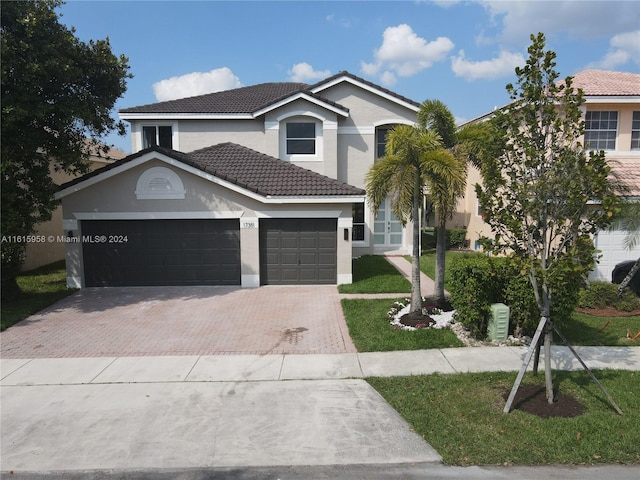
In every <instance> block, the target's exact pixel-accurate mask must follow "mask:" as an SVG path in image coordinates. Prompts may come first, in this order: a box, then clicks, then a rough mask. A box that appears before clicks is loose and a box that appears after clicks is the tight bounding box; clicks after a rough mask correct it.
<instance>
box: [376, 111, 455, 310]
mask: <svg viewBox="0 0 640 480" xmlns="http://www.w3.org/2000/svg"><path fill="white" fill-rule="evenodd" d="M435 102H437V101H427V102H425V104H423V107H424V108H425V109H428V108H431V107H432V106H434V105H437V106H438V108H439V110H438V111H435V112H433V113H432V114H430V115H431V116H429V115H427V114H425V115H426V116H425V117H423V118H426V120H425V121H424V122H423V121H421V122H420V123H419V124H418V125H416V126H408V125H400V126H397V127H395V128H394V129H393V130H392V131H391V132H389V134H388V136H387V144H386V149H385V156H384V157H382V158H380V159H378V161H377V162H376V163H374V164H373V165H372V166H371V169H370V170H369V172H368V173H367V176H366V190H367V197H368V199H369V202H370V203H371V205H372V207H373V210H374V211H375V212H377V211H378V209H379V208H380V205H382V203H383V202H384V200H385V199H386V198H387V197H390V200H391V208H392V210H393V213H394V214H395V215H396V216H397V217H398V218H399V219H400V221H401V222H402V223H403V225H406V223H407V221H412V222H413V251H412V273H411V284H412V288H411V312H412V313H415V314H420V313H421V311H422V297H421V292H420V215H419V209H420V204H421V201H422V196H423V194H424V190H425V187H426V189H427V190H428V191H429V193H430V194H431V196H432V201H433V204H434V208H435V211H436V215H437V217H438V223H439V225H440V226H441V228H440V229H439V230H442V231H444V223H445V222H446V220H447V218H450V216H451V214H452V213H453V211H454V209H455V204H456V201H457V198H458V197H459V196H460V195H461V194H462V192H463V191H464V188H465V185H466V173H467V169H466V161H465V160H463V159H461V157H460V156H458V155H455V154H454V149H448V148H446V146H445V143H444V141H443V139H445V138H446V141H449V139H448V137H443V136H442V135H441V134H440V132H438V131H437V130H438V129H439V128H440V125H441V122H440V121H441V117H442V112H443V111H446V112H448V114H449V115H451V113H450V112H449V110H448V109H447V108H446V107H445V106H444V104H442V103H441V102H437V104H436V103H435ZM425 105H426V107H425ZM441 107H444V110H442V108H441ZM421 111H422V108H421ZM451 119H453V116H452V115H451ZM429 127H433V128H429ZM442 130H443V133H445V134H446V133H447V130H446V129H444V128H443V129H442ZM453 131H454V136H455V125H454V127H453ZM444 248H445V247H444V244H443V245H442V249H443V250H442V252H443V257H444ZM442 265H443V266H444V260H442ZM443 270H444V267H443ZM436 279H437V280H438V279H439V280H440V282H441V287H440V290H436V297H437V299H438V300H439V301H443V300H444V275H442V274H441V276H440V277H438V276H437V275H436Z"/></svg>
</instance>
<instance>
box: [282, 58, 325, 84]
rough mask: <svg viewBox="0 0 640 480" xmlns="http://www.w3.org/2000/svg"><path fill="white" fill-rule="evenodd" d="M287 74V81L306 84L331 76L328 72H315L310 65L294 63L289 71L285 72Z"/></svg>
mask: <svg viewBox="0 0 640 480" xmlns="http://www.w3.org/2000/svg"><path fill="white" fill-rule="evenodd" d="M287 73H288V74H289V79H290V80H291V81H292V82H302V83H306V82H309V81H314V80H322V79H323V78H327V77H329V76H331V71H330V70H319V71H315V70H314V69H313V67H312V66H311V65H309V64H308V63H305V62H302V63H296V64H295V65H294V66H293V67H291V70H289V71H287Z"/></svg>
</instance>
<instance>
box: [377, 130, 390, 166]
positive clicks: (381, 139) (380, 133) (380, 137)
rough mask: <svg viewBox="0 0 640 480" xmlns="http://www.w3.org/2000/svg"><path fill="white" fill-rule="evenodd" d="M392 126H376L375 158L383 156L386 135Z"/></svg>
mask: <svg viewBox="0 0 640 480" xmlns="http://www.w3.org/2000/svg"><path fill="white" fill-rule="evenodd" d="M392 129H393V127H378V128H376V159H378V158H382V157H384V154H385V149H386V147H387V135H388V133H389V132H390V131H391V130H392Z"/></svg>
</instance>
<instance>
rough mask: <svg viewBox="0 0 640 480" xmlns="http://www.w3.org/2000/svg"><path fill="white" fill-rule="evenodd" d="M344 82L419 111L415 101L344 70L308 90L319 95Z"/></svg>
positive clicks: (418, 104)
mask: <svg viewBox="0 0 640 480" xmlns="http://www.w3.org/2000/svg"><path fill="white" fill-rule="evenodd" d="M345 80H346V81H350V82H351V83H355V84H360V85H361V86H366V87H368V89H370V90H374V91H377V92H376V93H378V95H381V96H383V97H391V98H392V99H394V101H396V102H400V103H404V104H407V105H408V106H410V107H411V108H412V109H414V110H415V111H418V110H419V109H420V105H421V104H420V103H419V102H416V101H415V100H411V99H410V98H407V97H405V96H403V95H400V94H398V93H396V92H394V91H392V90H389V89H388V88H384V87H381V86H380V85H378V84H375V83H373V82H371V81H369V80H365V79H364V78H362V77H358V76H357V75H354V74H352V73H349V72H347V71H346V70H345V71H342V72H340V73H336V74H335V75H332V76H331V77H329V78H326V79H324V80H321V81H319V82H318V83H316V84H314V85H311V86H310V87H309V90H310V91H312V92H314V93H319V92H321V91H323V90H325V89H327V88H330V87H332V86H333V85H336V84H338V83H340V82H341V81H345Z"/></svg>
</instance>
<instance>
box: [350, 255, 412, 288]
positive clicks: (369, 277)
mask: <svg viewBox="0 0 640 480" xmlns="http://www.w3.org/2000/svg"><path fill="white" fill-rule="evenodd" d="M338 291H339V292H340V293H408V292H410V291H411V283H410V282H409V281H408V280H407V279H406V278H404V277H403V276H402V274H401V273H400V272H399V271H398V270H396V268H395V267H394V266H393V265H391V264H390V263H389V262H387V261H386V260H385V258H384V257H383V256H381V255H365V256H363V257H360V258H356V259H354V260H353V283H352V284H350V285H346V284H345V285H339V286H338Z"/></svg>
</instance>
